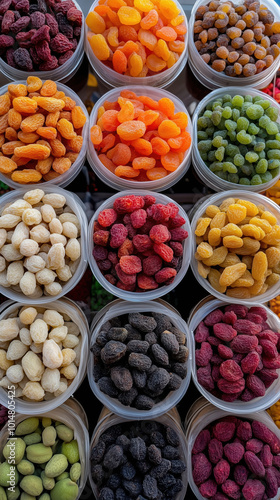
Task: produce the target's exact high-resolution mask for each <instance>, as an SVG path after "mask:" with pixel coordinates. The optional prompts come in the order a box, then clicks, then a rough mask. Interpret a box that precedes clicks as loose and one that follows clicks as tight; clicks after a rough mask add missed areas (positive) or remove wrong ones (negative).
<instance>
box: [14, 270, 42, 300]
mask: <svg viewBox="0 0 280 500" xmlns="http://www.w3.org/2000/svg"><path fill="white" fill-rule="evenodd" d="M40 272H41V271H40ZM19 286H20V288H21V291H22V293H24V295H29V296H30V295H32V294H33V293H34V292H35V290H36V278H35V275H34V274H33V273H30V272H29V271H26V273H24V275H23V277H22V278H21V280H20V282H19Z"/></svg>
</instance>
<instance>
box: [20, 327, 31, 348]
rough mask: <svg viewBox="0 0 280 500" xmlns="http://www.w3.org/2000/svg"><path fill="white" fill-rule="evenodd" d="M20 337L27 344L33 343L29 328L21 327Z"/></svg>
mask: <svg viewBox="0 0 280 500" xmlns="http://www.w3.org/2000/svg"><path fill="white" fill-rule="evenodd" d="M19 338H20V340H21V341H22V343H23V344H25V345H26V346H30V345H31V344H32V338H31V335H30V331H29V330H28V328H21V330H20V332H19Z"/></svg>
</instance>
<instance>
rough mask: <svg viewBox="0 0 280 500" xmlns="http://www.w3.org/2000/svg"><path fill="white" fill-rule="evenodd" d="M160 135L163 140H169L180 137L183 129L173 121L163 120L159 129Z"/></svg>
mask: <svg viewBox="0 0 280 500" xmlns="http://www.w3.org/2000/svg"><path fill="white" fill-rule="evenodd" d="M158 133H159V136H160V137H162V138H163V139H169V138H172V137H177V136H178V135H180V133H181V129H180V128H179V127H178V125H176V123H174V122H173V121H172V120H163V121H162V122H161V124H160V125H159V127H158Z"/></svg>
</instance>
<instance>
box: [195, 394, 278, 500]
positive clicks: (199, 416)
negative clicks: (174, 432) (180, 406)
mask: <svg viewBox="0 0 280 500" xmlns="http://www.w3.org/2000/svg"><path fill="white" fill-rule="evenodd" d="M228 415H229V414H228V413H227V412H225V411H222V410H219V409H218V408H215V406H213V405H211V404H210V403H208V404H207V405H204V404H203V402H202V401H200V400H199V404H198V405H197V407H196V408H195V409H194V412H193V413H192V415H191V418H190V419H189V420H188V421H187V420H186V423H185V427H186V440H187V443H188V482H189V485H190V487H191V489H192V491H193V493H194V495H195V497H196V498H197V499H198V500H205V497H203V496H202V495H201V493H200V491H199V489H198V487H197V486H196V484H195V482H194V480H193V475H192V449H193V445H194V443H195V440H196V438H197V436H198V434H199V433H200V432H201V431H202V430H203V429H204V428H205V427H207V425H209V424H211V422H214V421H215V420H219V419H220V418H223V417H227V416H228ZM235 416H236V417H237V418H238V417H240V418H243V419H244V418H245V419H248V420H257V421H258V422H262V423H263V424H265V425H266V426H267V427H268V428H269V429H270V430H271V431H272V432H274V434H275V435H276V436H277V437H278V439H279V438H280V430H279V429H278V427H276V425H275V423H274V422H273V420H272V418H271V417H270V416H269V415H268V413H266V412H265V411H261V412H252V413H249V412H247V413H244V414H242V415H241V414H240V413H238V412H236V413H235ZM279 491H280V488H278V492H277V495H276V496H275V497H274V498H273V499H270V500H277V499H278V497H279Z"/></svg>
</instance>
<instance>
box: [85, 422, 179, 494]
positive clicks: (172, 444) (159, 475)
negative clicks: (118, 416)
mask: <svg viewBox="0 0 280 500" xmlns="http://www.w3.org/2000/svg"><path fill="white" fill-rule="evenodd" d="M185 469H186V463H185V459H184V457H183V456H182V451H181V448H180V439H179V436H178V433H177V432H176V431H175V430H174V429H172V428H171V427H166V426H165V425H162V424H160V423H158V422H154V421H149V420H148V421H144V422H128V423H125V424H119V425H114V426H113V427H110V428H109V429H108V430H106V431H105V432H103V434H101V436H100V438H99V440H98V443H97V444H96V445H95V446H94V447H93V448H92V450H91V475H92V479H93V481H94V482H95V484H96V486H97V488H98V491H99V495H98V498H99V499H100V500H113V499H114V498H116V499H126V498H136V497H137V498H138V499H139V500H140V499H142V498H148V499H156V498H165V499H170V500H175V498H176V497H177V495H178V493H180V491H181V490H182V489H183V482H182V473H183V472H184V471H185Z"/></svg>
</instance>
